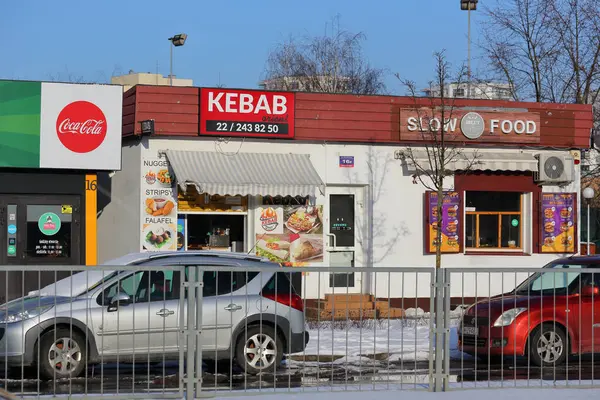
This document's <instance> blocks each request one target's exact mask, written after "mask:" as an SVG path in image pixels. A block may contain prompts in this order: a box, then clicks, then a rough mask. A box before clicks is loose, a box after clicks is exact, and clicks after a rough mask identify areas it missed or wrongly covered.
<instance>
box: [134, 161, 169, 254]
mask: <svg viewBox="0 0 600 400" xmlns="http://www.w3.org/2000/svg"><path fill="white" fill-rule="evenodd" d="M141 179H142V182H141V185H140V187H141V191H142V193H141V199H142V204H141V205H140V208H141V212H142V215H141V222H142V226H141V236H140V249H141V251H173V250H177V242H178V236H179V235H178V220H177V197H176V196H177V188H176V183H175V181H174V179H173V178H172V175H171V168H170V165H169V162H168V161H167V160H166V159H165V158H148V157H143V158H142V176H141Z"/></svg>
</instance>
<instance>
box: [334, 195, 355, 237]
mask: <svg viewBox="0 0 600 400" xmlns="http://www.w3.org/2000/svg"><path fill="white" fill-rule="evenodd" d="M329 231H330V232H331V233H333V234H334V235H335V246H336V247H354V195H352V194H332V195H331V196H329Z"/></svg>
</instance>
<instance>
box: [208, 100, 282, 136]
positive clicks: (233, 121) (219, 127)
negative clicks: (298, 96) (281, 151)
mask: <svg viewBox="0 0 600 400" xmlns="http://www.w3.org/2000/svg"><path fill="white" fill-rule="evenodd" d="M200 134H201V135H218V136H246V137H277V138H293V137H294V94H293V93H286V92H261V91H257V90H236V89H210V88H202V89H200Z"/></svg>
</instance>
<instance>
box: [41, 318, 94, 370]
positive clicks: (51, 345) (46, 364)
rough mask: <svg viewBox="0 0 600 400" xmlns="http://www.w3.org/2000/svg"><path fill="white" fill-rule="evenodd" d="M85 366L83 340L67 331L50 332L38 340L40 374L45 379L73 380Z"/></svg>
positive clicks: (85, 354)
mask: <svg viewBox="0 0 600 400" xmlns="http://www.w3.org/2000/svg"><path fill="white" fill-rule="evenodd" d="M86 365H87V346H86V344H85V339H84V338H83V337H82V336H81V335H80V334H79V333H77V332H70V330H69V329H58V330H56V331H50V332H48V333H46V334H45V335H44V336H42V338H41V340H40V360H39V368H40V374H41V375H42V376H43V377H45V378H47V379H55V378H56V379H61V378H75V377H78V376H79V375H81V373H82V372H83V370H84V368H85V367H86Z"/></svg>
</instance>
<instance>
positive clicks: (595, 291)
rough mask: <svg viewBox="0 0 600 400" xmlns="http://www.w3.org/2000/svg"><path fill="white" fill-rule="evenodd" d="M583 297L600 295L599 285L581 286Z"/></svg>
mask: <svg viewBox="0 0 600 400" xmlns="http://www.w3.org/2000/svg"><path fill="white" fill-rule="evenodd" d="M581 296H582V297H600V288H598V286H593V285H586V286H584V287H582V288H581Z"/></svg>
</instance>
